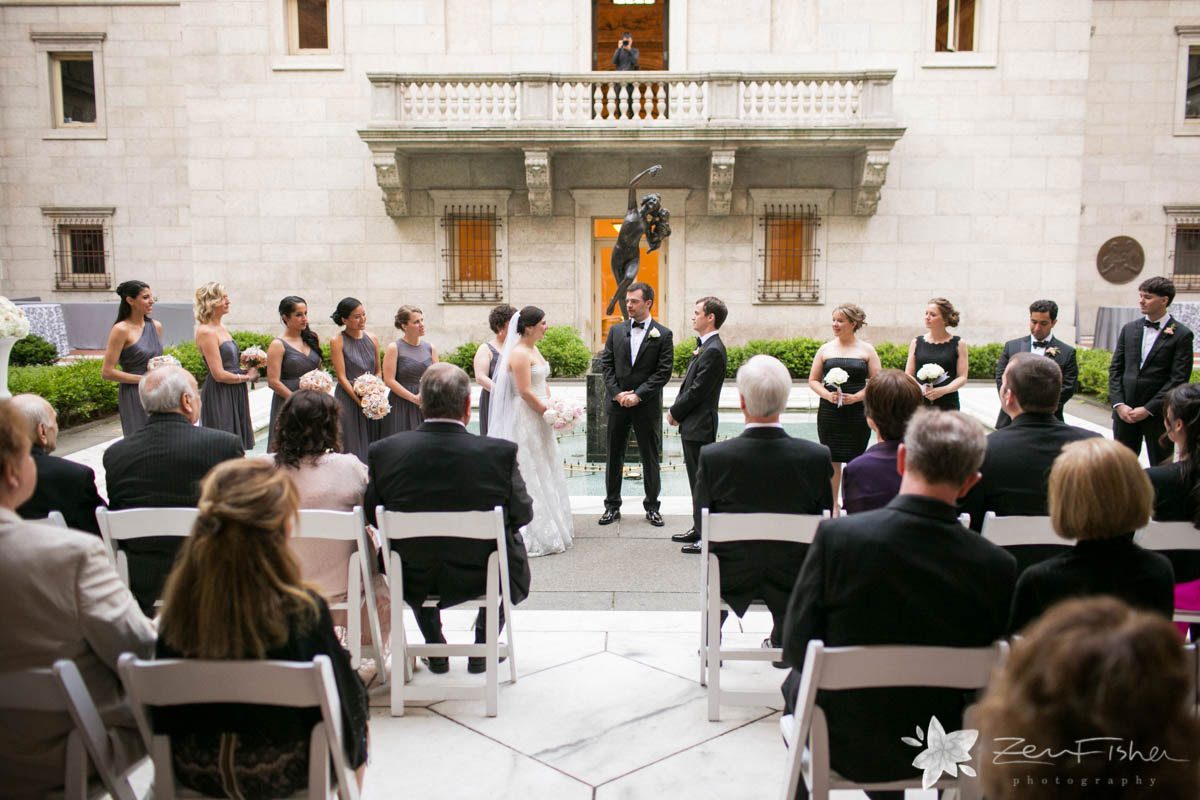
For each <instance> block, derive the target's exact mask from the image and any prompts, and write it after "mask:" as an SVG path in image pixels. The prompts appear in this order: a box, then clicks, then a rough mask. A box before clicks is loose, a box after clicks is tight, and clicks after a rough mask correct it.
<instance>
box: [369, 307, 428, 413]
mask: <svg viewBox="0 0 1200 800" xmlns="http://www.w3.org/2000/svg"><path fill="white" fill-rule="evenodd" d="M395 325H396V330H398V331H400V338H399V339H397V340H396V341H394V342H392V343H391V344H389V345H388V346H387V351H386V352H385V353H384V355H383V382H384V383H386V384H387V387H388V389H390V390H391V393H390V394H389V395H388V403H389V404H390V405H391V406H392V413H391V414H389V415H388V420H389V421H390V422H391V432H392V433H400V432H402V431H413V430H416V429H417V427H418V426H420V424H421V419H422V417H421V376H422V375H424V374H425V370H427V369H429V365H430V364H436V363H437V361H438V353H437V348H435V347H434V346H433V345H431V344H430V343H429V342H426V341H424V340H423V338H422V337H424V336H425V314H424V313H422V311H421V309H419V308H417V307H416V306H400V308H398V309H396V319H395Z"/></svg>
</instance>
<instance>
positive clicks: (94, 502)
mask: <svg viewBox="0 0 1200 800" xmlns="http://www.w3.org/2000/svg"><path fill="white" fill-rule="evenodd" d="M33 463H34V464H36V465H37V488H36V489H34V491H33V497H31V498H29V499H28V500H26V501H25V504H24V505H23V506H21V507H20V508H18V509H17V513H18V514H20V515H21V516H22V517H23V518H25V519H41V518H43V517H45V516H46V515H47V514H49V513H50V512H51V511H61V512H62V515H63V518H64V519H66V521H67V526H68V527H70V528H74V529H75V530H77V531H87V532H88V533H94V534H97V535H99V533H100V525H99V524H97V522H96V507H97V506H102V505H104V504H105V503H104V501H103V500H102V499H100V493H99V492H97V491H96V473H95V472H94V471H93V470H92V468H91V467H89V466H86V465H84V464H79V463H76V462H74V461H68V460H67V459H65V458H59V457H58V456H52V455H50V454H49V453H47V452H46V451H45V450H43V449H42V448H41V447H38V446H37V445H34V446H33Z"/></svg>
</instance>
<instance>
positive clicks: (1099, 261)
mask: <svg viewBox="0 0 1200 800" xmlns="http://www.w3.org/2000/svg"><path fill="white" fill-rule="evenodd" d="M1145 265H1146V253H1145V251H1144V250H1142V246H1141V245H1140V244H1138V242H1137V239H1134V238H1133V237H1131V236H1114V237H1113V238H1111V239H1109V240H1108V241H1107V242H1105V243H1104V244H1102V245H1100V250H1099V252H1097V253H1096V271H1097V272H1099V273H1100V277H1102V278H1104V280H1106V281H1108V282H1109V283H1129V282H1130V281H1131V280H1133V279H1134V278H1136V277H1137V276H1138V273H1139V272H1141V271H1142V267H1144V266H1145Z"/></svg>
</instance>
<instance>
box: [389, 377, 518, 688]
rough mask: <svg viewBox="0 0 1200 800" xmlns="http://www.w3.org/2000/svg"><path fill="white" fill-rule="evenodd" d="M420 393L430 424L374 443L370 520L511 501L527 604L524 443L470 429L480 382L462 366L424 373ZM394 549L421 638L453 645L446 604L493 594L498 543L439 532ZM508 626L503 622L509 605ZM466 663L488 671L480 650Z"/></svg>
mask: <svg viewBox="0 0 1200 800" xmlns="http://www.w3.org/2000/svg"><path fill="white" fill-rule="evenodd" d="M420 390H421V391H420V394H421V410H422V413H423V414H424V415H425V421H424V422H422V423H421V425H420V426H419V427H418V428H417V429H416V430H412V431H403V432H401V433H397V434H393V435H392V436H389V437H387V438H386V439H382V440H380V441H378V442H375V443H374V444H372V445H371V449H370V454H369V458H368V465H369V467H370V481H369V483H368V484H367V497H366V504H367V509H366V510H367V516H368V518H369V519H370V521H371V522H375V506H377V505H382V506H384V507H385V508H386V509H387V510H388V511H490V510H491V509H492V508H494V507H495V506H503V507H504V513H505V529H506V533H507V547H508V574H509V582H510V587H509V588H510V591H511V597H512V602H513V603H520V602H521V601H522V600H524V599H525V598H526V597H527V596H528V595H529V558H528V556H527V554H526V552H525V543H524V542H523V541H522V540H521V537H520V536H519V535H518V529H519V528H521V527H522V526H523V525H527V524H528V523H529V521H530V520H532V519H533V501H532V500H531V499H530V498H529V493H528V492H526V491H525V481H524V480H522V478H521V473H520V472H519V471H518V469H517V446H516V444H514V443H513V442H510V441H507V440H505V439H495V438H492V437H486V436H475V435H473V434H471V433H469V432H468V431H467V423H468V422H469V421H470V419H471V382H470V379H469V378H468V377H467V373H465V372H463V371H462V370H461V369H460V368H458V367H456V366H454V365H453V364H449V363H440V364H433V365H431V366H430V367H429V368H428V369H427V370H425V373H424V374H423V375H421V384H420ZM446 476H453V480H447V477H446ZM392 546H393V547H395V548H396V549H397V551H398V552H399V553H400V556H401V558H402V560H403V563H404V601H405V602H406V603H408V604H409V605H410V606H411V607H412V608H413V613H414V615H415V616H416V618H417V625H418V626H419V627H420V629H421V635H422V636H424V637H425V641H426V642H429V643H443V642H445V641H446V638H445V636H444V635H443V634H442V615H441V611H440V609H442V608H448V607H450V606H453V605H457V604H459V603H462V602H465V601H467V600H472V599H474V598H476V597H479V596H480V595H481V594H483V593H484V591H485V590H486V578H487V561H488V556H489V555H490V554H491V553H493V552H494V551H495V549H496V546H495V544H493V543H492V542H486V541H468V540H465V539H453V540H446V539H439V538H436V537H431V538H427V539H409V540H407V541H404V542H400V543H396V544H393V545H392ZM430 595H436V596H437V597H438V598H439V600H438V607H437V608H423V607H422V606H421V604H422V603H423V602H425V598H427V597H429V596H430ZM500 624H501V625H503V624H504V610H503V609H501V612H500ZM485 634H486V629H485V617H484V609H483V608H480V609H479V614H478V616H477V617H476V618H475V642H476V643H483V642H484V641H485ZM426 663H427V665H428V666H429V669H430V671H432V672H437V673H444V672H446V671H447V670H449V669H450V662H449V659H447V658H442V657H435V658H430V659H427V660H426ZM467 669H468V670H469V671H470V672H476V673H478V672H483V671H484V669H485V664H484V659H483V657H482V656H471V657H470V658H469V659H468V660H467Z"/></svg>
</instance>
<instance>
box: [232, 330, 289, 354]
mask: <svg viewBox="0 0 1200 800" xmlns="http://www.w3.org/2000/svg"><path fill="white" fill-rule="evenodd" d="M229 335H230V336H232V337H233V341H234V342H236V343H237V346H238V350H239V351H245V350H248V349H249V348H251V347H261V348H262V350H263V352H266V350H267V348H268V347H270V346H271V342H273V341H275V340H276V339H277V338H278V337H277V336H275V335H273V334H270V333H255V332H254V331H233V332H232V333H230V334H229Z"/></svg>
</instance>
